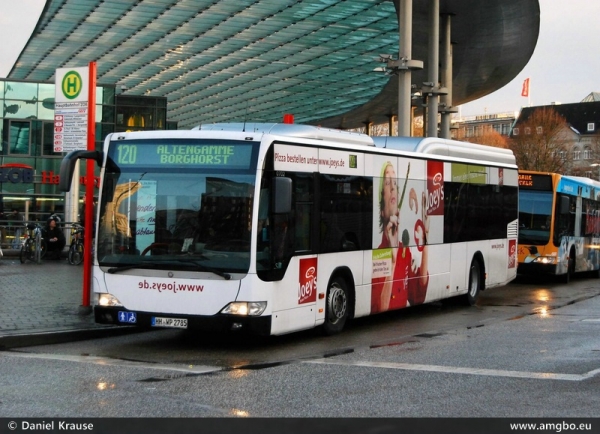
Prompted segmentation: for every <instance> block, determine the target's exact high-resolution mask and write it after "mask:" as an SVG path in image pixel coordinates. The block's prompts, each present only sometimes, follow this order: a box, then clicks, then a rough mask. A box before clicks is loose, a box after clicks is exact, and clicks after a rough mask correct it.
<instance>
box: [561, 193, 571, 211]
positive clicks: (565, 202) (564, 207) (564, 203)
mask: <svg viewBox="0 0 600 434" xmlns="http://www.w3.org/2000/svg"><path fill="white" fill-rule="evenodd" d="M570 202H571V201H570V200H569V198H568V197H567V196H561V197H560V213H561V214H563V215H564V214H569V211H570V210H571V203H570Z"/></svg>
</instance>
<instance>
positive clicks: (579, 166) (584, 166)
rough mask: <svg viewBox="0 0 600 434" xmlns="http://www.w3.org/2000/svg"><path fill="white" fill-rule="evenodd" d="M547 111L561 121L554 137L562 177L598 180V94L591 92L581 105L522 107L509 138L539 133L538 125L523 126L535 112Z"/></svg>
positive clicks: (599, 99) (599, 134)
mask: <svg viewBox="0 0 600 434" xmlns="http://www.w3.org/2000/svg"><path fill="white" fill-rule="evenodd" d="M542 109H551V110H553V111H555V112H556V113H557V114H558V115H560V116H562V117H563V118H564V120H565V125H564V126H563V128H562V129H561V131H560V132H559V133H558V134H557V135H556V140H557V141H559V142H560V148H561V149H560V150H557V152H559V156H560V158H561V159H562V160H564V161H565V163H566V164H565V166H564V167H565V170H564V174H566V175H575V176H585V177H588V178H593V179H600V93H598V92H592V93H590V94H589V95H588V96H586V97H585V98H584V99H583V100H582V101H581V102H578V103H570V104H560V103H554V104H550V105H545V106H533V107H523V108H522V109H521V112H520V113H519V115H518V117H517V119H516V120H515V123H514V126H513V128H512V131H511V134H510V136H511V138H513V139H515V138H516V137H517V136H519V135H521V136H523V135H525V136H526V135H529V134H542V133H543V131H542V129H543V128H542V126H540V125H529V124H527V125H528V126H525V123H526V122H527V120H528V119H529V118H530V117H531V116H532V115H533V113H534V112H535V111H536V110H542Z"/></svg>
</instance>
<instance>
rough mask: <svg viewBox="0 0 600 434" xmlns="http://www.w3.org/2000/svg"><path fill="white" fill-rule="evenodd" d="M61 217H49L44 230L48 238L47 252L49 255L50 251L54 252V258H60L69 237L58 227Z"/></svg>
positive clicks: (45, 236)
mask: <svg viewBox="0 0 600 434" xmlns="http://www.w3.org/2000/svg"><path fill="white" fill-rule="evenodd" d="M58 222H59V219H58V217H56V216H52V217H50V218H49V219H48V222H47V224H46V229H45V230H44V238H45V239H46V253H47V254H48V255H49V254H50V252H53V253H54V259H60V254H61V253H62V251H63V249H64V247H65V245H66V244H67V239H66V238H65V234H63V231H62V230H61V229H60V228H59V227H58Z"/></svg>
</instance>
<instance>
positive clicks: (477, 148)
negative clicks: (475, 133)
mask: <svg viewBox="0 0 600 434" xmlns="http://www.w3.org/2000/svg"><path fill="white" fill-rule="evenodd" d="M373 141H374V143H375V146H377V147H378V148H388V149H398V150H401V151H408V152H419V153H422V154H429V155H443V156H448V157H456V158H468V159H476V160H483V161H489V162H493V163H502V164H511V165H516V159H515V156H514V154H513V152H512V151H511V150H510V149H504V148H496V147H493V146H484V145H478V144H476V143H469V142H459V141H456V140H448V139H441V138H438V137H373Z"/></svg>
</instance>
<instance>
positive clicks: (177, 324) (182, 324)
mask: <svg viewBox="0 0 600 434" xmlns="http://www.w3.org/2000/svg"><path fill="white" fill-rule="evenodd" d="M152 326H153V327H174V328H178V329H186V328H187V326H188V321H187V319H185V318H161V317H158V316H157V317H152Z"/></svg>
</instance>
